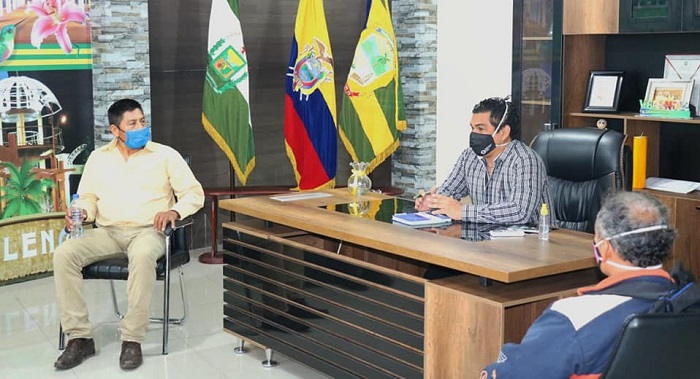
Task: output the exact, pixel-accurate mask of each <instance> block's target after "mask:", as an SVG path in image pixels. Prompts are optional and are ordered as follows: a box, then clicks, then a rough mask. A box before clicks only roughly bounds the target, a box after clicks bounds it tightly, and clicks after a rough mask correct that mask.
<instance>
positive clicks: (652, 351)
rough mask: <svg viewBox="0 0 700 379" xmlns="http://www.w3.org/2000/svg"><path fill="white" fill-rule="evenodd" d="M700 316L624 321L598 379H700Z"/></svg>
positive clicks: (668, 315)
mask: <svg viewBox="0 0 700 379" xmlns="http://www.w3.org/2000/svg"><path fill="white" fill-rule="evenodd" d="M698 341H700V313H654V314H640V315H632V316H630V317H628V318H627V320H626V321H625V325H624V327H623V329H622V332H621V333H620V335H619V337H618V339H617V343H616V344H615V347H614V349H613V353H612V355H611V359H610V361H609V362H608V365H607V367H606V368H605V370H604V371H603V373H602V375H601V379H627V378H630V379H647V378H648V379H652V378H653V379H658V378H700V362H698V357H700V345H699V344H698Z"/></svg>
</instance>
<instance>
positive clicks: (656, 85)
mask: <svg viewBox="0 0 700 379" xmlns="http://www.w3.org/2000/svg"><path fill="white" fill-rule="evenodd" d="M694 82H695V80H694V79H688V80H668V79H649V83H648V84H647V93H646V95H645V96H644V105H645V106H646V107H647V108H651V109H659V110H669V111H671V110H683V109H687V108H688V102H689V101H690V93H691V92H692V91H693V83H694Z"/></svg>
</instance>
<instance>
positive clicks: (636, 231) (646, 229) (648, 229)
mask: <svg viewBox="0 0 700 379" xmlns="http://www.w3.org/2000/svg"><path fill="white" fill-rule="evenodd" d="M663 229H668V225H654V226H647V227H644V228H639V229H634V230H630V231H628V232H622V233H620V234H615V235H614V236H610V237H606V238H603V239H602V240H600V241H598V243H596V244H594V245H593V251H594V254H595V257H596V260H597V261H598V263H603V260H602V258H600V253H598V246H599V245H600V244H601V243H602V242H603V241H610V240H612V239H615V238H620V237H625V236H631V235H633V234H640V233H646V232H651V231H654V230H663ZM605 263H606V264H608V265H610V266H613V267H617V268H619V269H622V270H628V271H636V270H656V269H660V268H661V267H662V265H661V264H658V265H654V266H648V267H637V266H628V265H623V264H619V263H617V262H613V261H610V260H607V261H605Z"/></svg>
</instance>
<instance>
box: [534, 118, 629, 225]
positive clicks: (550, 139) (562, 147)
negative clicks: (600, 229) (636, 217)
mask: <svg viewBox="0 0 700 379" xmlns="http://www.w3.org/2000/svg"><path fill="white" fill-rule="evenodd" d="M625 138H626V136H625V135H624V134H620V133H618V132H616V131H613V130H608V129H596V128H565V129H554V130H545V131H543V132H541V133H540V134H538V135H537V136H536V137H535V138H534V139H533V140H532V143H531V144H530V147H532V148H533V149H534V150H535V151H536V152H537V153H538V154H539V155H540V157H542V160H543V161H544V164H545V166H546V167H547V177H548V183H549V191H550V194H551V196H552V202H553V204H552V208H554V216H555V217H556V219H557V220H558V221H559V224H558V226H560V227H562V228H566V229H573V230H578V231H584V232H588V233H593V226H594V223H595V218H596V215H597V214H598V210H599V209H600V203H601V201H602V199H603V197H604V196H605V195H606V194H607V193H608V192H610V191H619V190H623V189H625V188H629V186H630V184H628V183H627V182H626V176H625V171H626V170H627V167H625V165H626V164H627V163H626V162H627V160H626V159H624V158H623V157H624V156H625V149H624V147H623V146H624V143H625ZM627 154H629V153H627Z"/></svg>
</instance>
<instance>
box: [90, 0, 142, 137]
mask: <svg viewBox="0 0 700 379" xmlns="http://www.w3.org/2000/svg"><path fill="white" fill-rule="evenodd" d="M90 16H91V18H92V55H93V67H92V75H93V76H92V83H93V84H92V85H93V101H94V107H95V148H97V147H100V146H103V145H105V144H107V143H109V141H110V140H111V139H112V135H111V133H110V132H109V122H108V121H107V108H109V106H110V104H112V103H113V102H114V101H115V100H118V99H120V98H124V97H130V98H133V99H135V100H137V101H139V102H141V105H142V106H143V111H144V113H145V114H146V119H150V115H151V83H150V65H149V60H148V1H146V0H100V1H93V2H92V8H91V12H90Z"/></svg>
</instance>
